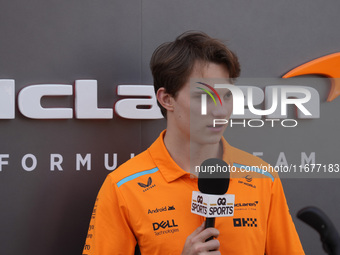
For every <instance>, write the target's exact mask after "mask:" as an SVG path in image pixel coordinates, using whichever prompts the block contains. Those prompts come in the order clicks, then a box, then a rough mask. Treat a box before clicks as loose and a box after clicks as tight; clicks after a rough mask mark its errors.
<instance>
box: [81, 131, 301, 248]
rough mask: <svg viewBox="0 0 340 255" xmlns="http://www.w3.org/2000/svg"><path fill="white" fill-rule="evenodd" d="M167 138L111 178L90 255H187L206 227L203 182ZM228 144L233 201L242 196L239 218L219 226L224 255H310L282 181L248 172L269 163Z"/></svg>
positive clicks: (96, 216)
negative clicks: (198, 195) (197, 194)
mask: <svg viewBox="0 0 340 255" xmlns="http://www.w3.org/2000/svg"><path fill="white" fill-rule="evenodd" d="M164 134H165V131H163V132H162V133H161V135H160V137H159V138H158V139H157V140H156V141H155V142H154V143H153V144H152V145H151V146H150V148H149V149H147V150H146V151H144V152H142V153H141V154H139V155H137V156H136V157H134V158H132V159H130V160H129V161H127V162H126V163H124V164H123V165H121V166H120V167H119V168H117V169H116V170H115V171H114V172H112V173H111V174H109V175H108V176H107V178H106V180H105V182H104V184H103V186H102V187H101V189H100V191H99V194H98V197H97V200H96V203H95V206H94V210H93V214H92V218H91V222H90V227H89V231H88V235H87V239H86V243H85V246H84V251H83V255H109V254H110V255H118V254H122V255H130V254H134V250H135V245H136V243H137V242H138V245H139V247H140V251H141V254H143V255H144V254H146V255H152V254H163V255H164V254H167V255H169V254H176V255H180V254H181V252H182V249H183V246H184V243H185V241H186V238H187V237H188V236H189V235H190V234H191V233H192V232H193V231H194V230H195V229H196V228H197V227H198V226H200V225H201V224H202V222H203V221H204V217H202V216H199V215H196V214H192V213H191V196H192V191H197V190H198V187H197V178H191V177H190V173H187V172H186V171H184V170H183V169H181V168H180V167H179V166H178V165H177V164H176V163H175V162H174V161H173V159H172V158H171V157H170V155H169V153H168V151H167V149H166V147H165V145H164V142H163V137H164ZM222 143H223V160H224V161H226V162H227V163H228V164H229V165H230V166H235V167H236V168H237V169H238V170H239V171H238V173H234V174H233V173H232V174H231V180H230V184H229V189H228V192H227V193H228V194H235V208H234V216H233V217H222V218H216V223H215V227H216V228H217V229H218V230H219V231H220V236H219V237H218V240H219V241H220V244H221V246H220V251H221V254H225V255H227V254H242V255H244V254H247V255H252V254H256V255H263V254H264V253H265V254H267V255H280V254H282V255H287V254H289V255H295V254H304V251H303V249H302V246H301V244H300V240H299V237H298V235H297V233H296V230H295V226H294V223H293V221H292V218H291V215H290V213H289V210H288V206H287V203H286V199H285V195H284V192H283V189H282V185H281V181H280V179H279V178H278V176H277V175H276V174H275V173H273V174H270V173H268V172H267V173H265V175H264V174H261V173H256V172H251V173H249V172H242V171H241V170H242V169H245V167H246V166H256V167H258V168H261V167H262V168H263V166H268V164H267V163H265V162H264V161H263V160H261V159H259V158H257V157H255V156H253V155H251V154H249V153H246V152H244V151H241V150H239V149H236V148H234V147H232V146H230V145H229V144H228V143H227V142H226V140H225V139H224V138H223V139H222Z"/></svg>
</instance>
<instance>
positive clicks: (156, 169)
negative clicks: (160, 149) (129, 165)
mask: <svg viewBox="0 0 340 255" xmlns="http://www.w3.org/2000/svg"><path fill="white" fill-rule="evenodd" d="M158 170H159V169H158V167H155V168H152V169H149V170H144V171H141V172H138V173H134V174H132V175H130V176H127V177H125V178H123V179H121V180H120V181H118V182H117V187H118V188H119V187H120V186H122V185H123V184H124V183H127V182H129V181H132V180H134V179H136V178H138V177H140V176H143V175H146V174H153V173H156V172H157V171H158Z"/></svg>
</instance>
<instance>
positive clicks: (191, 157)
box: [164, 131, 223, 174]
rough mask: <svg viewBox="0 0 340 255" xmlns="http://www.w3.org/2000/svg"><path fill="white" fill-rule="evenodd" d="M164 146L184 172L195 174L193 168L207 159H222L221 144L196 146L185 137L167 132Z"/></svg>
mask: <svg viewBox="0 0 340 255" xmlns="http://www.w3.org/2000/svg"><path fill="white" fill-rule="evenodd" d="M164 144H165V147H166V148H167V150H168V152H169V154H170V156H171V157H172V159H173V160H174V161H175V162H176V163H177V165H178V166H179V167H181V168H182V169H183V170H185V171H186V172H191V173H193V174H194V173H195V172H194V171H195V167H196V166H200V165H201V163H202V162H203V161H204V160H206V159H208V158H222V154H223V147H222V143H221V142H219V143H216V144H204V145H202V144H197V143H194V142H192V141H190V139H188V138H187V137H183V136H181V135H180V134H175V133H174V132H171V131H167V132H166V133H165V136H164Z"/></svg>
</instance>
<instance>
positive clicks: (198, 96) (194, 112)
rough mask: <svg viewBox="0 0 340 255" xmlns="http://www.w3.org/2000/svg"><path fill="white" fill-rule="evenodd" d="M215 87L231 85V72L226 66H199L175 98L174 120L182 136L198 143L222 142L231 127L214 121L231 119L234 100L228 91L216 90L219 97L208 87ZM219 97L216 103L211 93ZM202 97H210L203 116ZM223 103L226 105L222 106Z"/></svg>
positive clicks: (216, 98)
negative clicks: (224, 133)
mask: <svg viewBox="0 0 340 255" xmlns="http://www.w3.org/2000/svg"><path fill="white" fill-rule="evenodd" d="M198 82H202V83H204V84H207V85H210V86H211V87H214V84H215V83H224V84H229V83H230V79H229V72H228V69H227V68H226V67H225V66H224V65H222V64H215V63H207V64H202V63H196V65H195V67H194V69H193V72H192V73H191V75H190V79H189V80H188V81H187V83H186V84H185V85H184V86H183V87H182V88H181V90H180V91H179V92H178V95H177V97H176V99H175V108H174V121H175V124H176V126H177V128H179V130H180V131H181V133H182V134H185V136H186V137H187V138H188V139H190V142H192V143H197V144H201V145H203V144H214V143H218V142H219V141H220V139H221V137H222V135H223V132H224V131H225V129H226V127H227V125H226V124H225V125H216V126H215V127H214V126H213V120H214V119H227V120H229V118H230V115H231V113H232V105H233V99H232V94H231V92H230V91H229V90H228V89H215V90H216V92H217V94H218V95H219V97H220V99H221V102H220V101H219V99H218V97H217V96H216V94H215V93H214V92H213V91H212V90H211V89H210V88H209V86H206V85H204V84H201V83H198ZM206 91H209V92H210V93H211V95H212V96H213V97H214V98H215V101H216V104H215V102H214V101H213V99H212V98H211V96H210V95H209V94H207V93H206ZM202 94H207V96H206V98H207V103H206V115H202V110H201V109H202ZM221 103H222V104H221Z"/></svg>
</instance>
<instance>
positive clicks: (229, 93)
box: [224, 91, 233, 98]
mask: <svg viewBox="0 0 340 255" xmlns="http://www.w3.org/2000/svg"><path fill="white" fill-rule="evenodd" d="M232 96H233V94H232V93H231V92H230V91H229V92H228V93H227V94H225V96H224V97H225V98H230V97H232Z"/></svg>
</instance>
